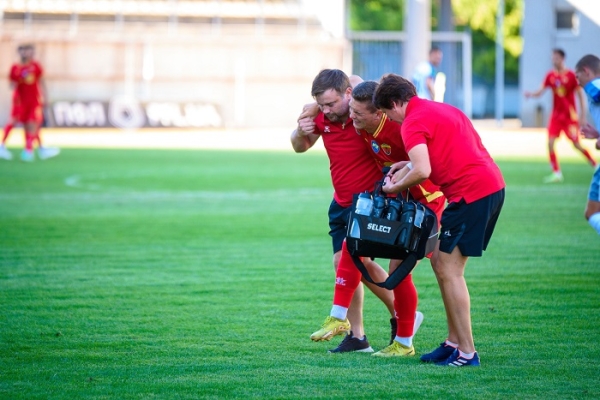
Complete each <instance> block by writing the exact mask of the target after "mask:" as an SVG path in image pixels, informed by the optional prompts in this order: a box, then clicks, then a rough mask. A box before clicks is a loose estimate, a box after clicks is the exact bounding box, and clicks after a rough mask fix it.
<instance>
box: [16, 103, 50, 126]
mask: <svg viewBox="0 0 600 400" xmlns="http://www.w3.org/2000/svg"><path fill="white" fill-rule="evenodd" d="M15 109H16V110H15ZM15 111H18V114H17V115H16V117H15V118H16V119H17V120H18V121H19V122H22V123H24V124H25V123H27V122H35V123H38V124H40V123H42V121H43V120H44V114H43V112H42V106H41V105H39V104H36V105H28V104H22V103H21V105H20V106H13V112H15Z"/></svg>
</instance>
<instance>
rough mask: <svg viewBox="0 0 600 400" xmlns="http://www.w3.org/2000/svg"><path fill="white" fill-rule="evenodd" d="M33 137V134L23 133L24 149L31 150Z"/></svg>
mask: <svg viewBox="0 0 600 400" xmlns="http://www.w3.org/2000/svg"><path fill="white" fill-rule="evenodd" d="M34 139H35V135H30V134H28V133H26V134H25V150H27V151H32V150H33V140H34Z"/></svg>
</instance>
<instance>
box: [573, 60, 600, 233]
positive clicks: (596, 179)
mask: <svg viewBox="0 0 600 400" xmlns="http://www.w3.org/2000/svg"><path fill="white" fill-rule="evenodd" d="M575 76H576V77H577V81H578V82H579V84H580V85H581V86H582V87H583V90H584V91H585V94H586V96H587V99H588V111H589V114H590V117H591V121H590V122H587V123H586V124H583V123H582V125H581V132H582V133H583V135H584V136H585V137H586V138H588V139H595V140H596V148H597V149H598V150H600V132H599V131H600V58H598V57H596V56H594V55H592V54H588V55H586V56H584V57H582V58H581V60H579V61H578V62H577V64H576V66H575ZM585 218H586V219H587V220H588V222H589V224H590V225H591V226H592V228H594V229H595V230H596V232H598V234H600V167H598V168H596V172H594V176H593V177H592V183H591V184H590V192H589V194H588V202H587V206H586V208H585Z"/></svg>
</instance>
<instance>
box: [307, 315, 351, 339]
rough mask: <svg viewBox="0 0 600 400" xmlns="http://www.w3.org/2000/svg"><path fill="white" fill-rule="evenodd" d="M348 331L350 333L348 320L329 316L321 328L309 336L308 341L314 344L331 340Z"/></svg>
mask: <svg viewBox="0 0 600 400" xmlns="http://www.w3.org/2000/svg"><path fill="white" fill-rule="evenodd" d="M348 331H350V321H348V319H345V320H341V319H337V318H335V317H332V316H329V317H327V318H325V322H324V323H323V325H322V326H321V329H319V330H318V331H316V332H315V333H313V334H312V335H310V340H312V341H314V342H320V341H323V340H331V338H332V337H334V336H337V335H341V334H342V333H344V332H348Z"/></svg>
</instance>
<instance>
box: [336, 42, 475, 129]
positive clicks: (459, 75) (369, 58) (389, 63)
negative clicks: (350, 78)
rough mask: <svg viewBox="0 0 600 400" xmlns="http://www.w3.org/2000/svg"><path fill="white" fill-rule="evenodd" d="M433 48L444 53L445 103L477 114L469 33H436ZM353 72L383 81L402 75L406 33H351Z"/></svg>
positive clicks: (368, 78) (441, 67)
mask: <svg viewBox="0 0 600 400" xmlns="http://www.w3.org/2000/svg"><path fill="white" fill-rule="evenodd" d="M431 37H432V45H435V46H438V47H440V48H441V49H442V51H443V53H444V57H443V61H442V64H441V66H440V68H439V69H440V71H441V72H444V73H445V74H446V94H445V97H444V102H445V103H448V104H452V105H454V106H455V107H458V108H460V109H462V110H463V111H464V112H465V113H466V114H467V115H468V116H470V117H471V116H472V114H473V86H472V85H473V84H472V69H471V65H472V51H471V35H470V34H469V33H468V32H432V35H431ZM348 39H349V40H350V41H351V43H352V73H353V74H356V75H360V76H361V77H362V78H363V79H367V80H379V78H381V76H382V75H384V74H386V73H396V74H402V65H403V63H402V57H403V44H404V42H405V41H406V40H407V38H406V34H405V33H404V32H383V31H380V32H376V31H360V32H349V34H348Z"/></svg>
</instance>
